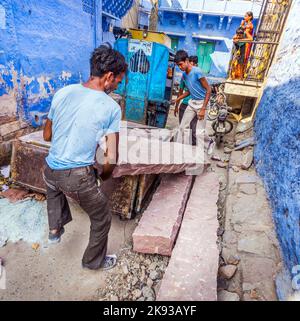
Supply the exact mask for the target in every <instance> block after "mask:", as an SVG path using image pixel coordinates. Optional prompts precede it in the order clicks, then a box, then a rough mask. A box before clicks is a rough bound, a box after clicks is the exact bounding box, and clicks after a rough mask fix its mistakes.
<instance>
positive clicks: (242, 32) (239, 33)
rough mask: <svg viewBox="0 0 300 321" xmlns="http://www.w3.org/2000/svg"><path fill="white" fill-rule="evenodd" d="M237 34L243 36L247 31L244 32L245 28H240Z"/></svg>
mask: <svg viewBox="0 0 300 321" xmlns="http://www.w3.org/2000/svg"><path fill="white" fill-rule="evenodd" d="M235 33H236V34H237V35H241V34H244V33H245V30H244V28H243V27H238V28H237V29H236V31H235Z"/></svg>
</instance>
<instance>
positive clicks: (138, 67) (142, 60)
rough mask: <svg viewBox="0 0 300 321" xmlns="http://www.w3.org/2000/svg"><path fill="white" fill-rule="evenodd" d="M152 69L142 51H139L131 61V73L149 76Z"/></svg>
mask: <svg viewBox="0 0 300 321" xmlns="http://www.w3.org/2000/svg"><path fill="white" fill-rule="evenodd" d="M149 69H150V63H149V61H148V58H147V56H146V55H145V53H144V51H143V50H142V49H139V50H138V51H137V52H136V53H135V54H134V55H133V56H132V57H131V59H130V64H129V70H130V71H131V72H140V73H142V74H147V73H148V72H149Z"/></svg>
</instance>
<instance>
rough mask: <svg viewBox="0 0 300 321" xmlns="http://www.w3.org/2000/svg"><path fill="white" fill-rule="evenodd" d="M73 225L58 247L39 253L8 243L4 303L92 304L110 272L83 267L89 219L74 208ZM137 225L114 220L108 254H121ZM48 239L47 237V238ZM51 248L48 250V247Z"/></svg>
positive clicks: (0, 296)
mask: <svg viewBox="0 0 300 321" xmlns="http://www.w3.org/2000/svg"><path fill="white" fill-rule="evenodd" d="M71 210H72V214H73V221H72V222H71V223H70V224H68V225H67V226H66V232H65V234H64V235H63V236H62V241H61V243H59V244H58V245H49V246H48V245H47V242H46V240H45V242H44V243H45V244H46V245H44V246H43V245H41V246H40V248H38V249H37V250H34V249H32V245H31V244H28V243H25V242H18V243H8V244H7V245H6V246H5V247H2V248H0V257H2V258H4V260H5V269H6V277H7V282H6V290H0V301H3V300H30V301H31V300H93V299H95V296H96V295H97V290H98V289H99V288H102V287H104V281H105V278H106V277H107V276H108V274H109V273H111V272H110V271H107V272H102V271H101V272H100V271H89V270H84V269H82V267H81V258H82V254H83V252H84V250H85V247H86V245H87V242H88V236H89V219H88V216H87V215H86V214H85V213H84V212H83V211H82V210H81V209H80V208H79V207H78V206H77V205H76V204H73V203H72V204H71ZM135 225H136V224H135V221H134V220H131V221H121V220H120V219H119V217H118V216H116V215H114V216H113V221H112V227H111V230H110V234H109V244H108V253H119V251H120V249H121V248H124V247H126V244H127V242H128V241H129V240H130V238H131V235H132V232H133V230H134V228H135ZM45 237H47V235H45ZM46 246H48V247H46Z"/></svg>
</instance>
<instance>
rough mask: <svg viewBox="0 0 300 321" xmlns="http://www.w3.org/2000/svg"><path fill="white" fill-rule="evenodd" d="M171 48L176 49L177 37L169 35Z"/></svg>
mask: <svg viewBox="0 0 300 321" xmlns="http://www.w3.org/2000/svg"><path fill="white" fill-rule="evenodd" d="M171 48H172V49H173V50H174V51H177V49H178V38H173V37H171Z"/></svg>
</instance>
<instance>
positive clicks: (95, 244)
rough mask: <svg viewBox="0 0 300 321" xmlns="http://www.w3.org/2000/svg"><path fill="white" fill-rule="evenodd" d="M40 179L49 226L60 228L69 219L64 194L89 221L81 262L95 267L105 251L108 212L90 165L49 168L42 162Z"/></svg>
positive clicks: (69, 212)
mask: <svg viewBox="0 0 300 321" xmlns="http://www.w3.org/2000/svg"><path fill="white" fill-rule="evenodd" d="M44 180H45V183H46V185H47V211H48V222H49V229H50V230H54V229H60V228H62V227H63V226H64V225H66V224H67V223H69V222H70V221H71V220H72V216H71V211H70V207H69V204H68V201H67V198H66V196H69V197H71V198H73V199H75V200H76V201H77V202H78V204H79V205H80V206H81V208H82V209H83V210H84V211H85V212H86V213H87V214H88V216H89V218H90V222H91V226H90V238H89V243H88V246H87V248H86V250H85V252H84V255H83V258H82V263H83V264H84V266H86V267H88V268H90V269H98V268H99V267H100V265H101V262H102V261H103V259H104V258H105V255H106V252H107V241H108V232H109V230H110V226H111V213H110V209H109V204H108V200H107V198H106V196H105V195H104V194H103V193H102V192H101V191H100V188H99V187H98V185H97V179H96V173H95V170H94V168H93V166H87V167H81V168H74V169H69V170H53V169H51V168H50V167H49V166H48V165H47V164H46V168H45V171H44Z"/></svg>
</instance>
